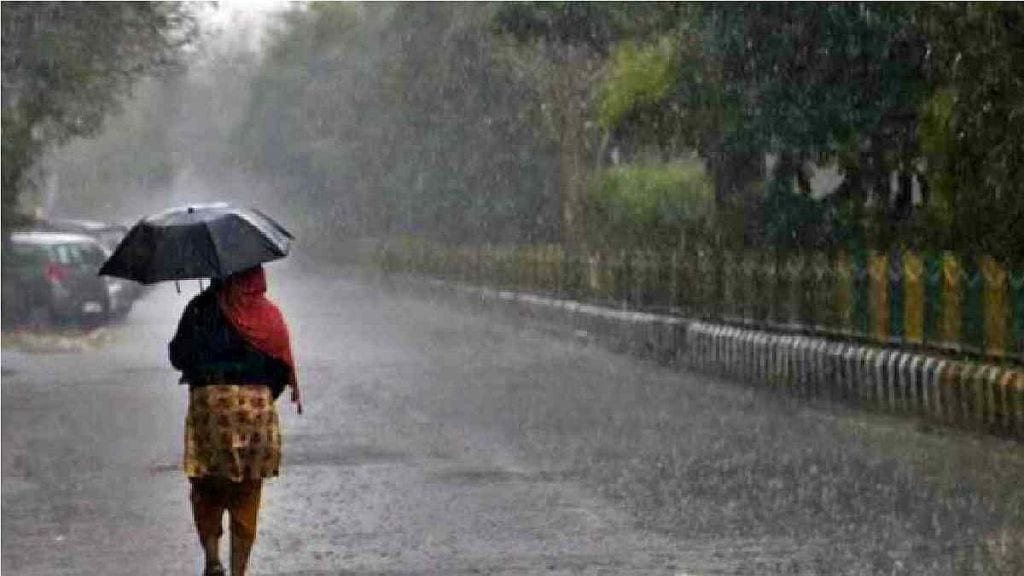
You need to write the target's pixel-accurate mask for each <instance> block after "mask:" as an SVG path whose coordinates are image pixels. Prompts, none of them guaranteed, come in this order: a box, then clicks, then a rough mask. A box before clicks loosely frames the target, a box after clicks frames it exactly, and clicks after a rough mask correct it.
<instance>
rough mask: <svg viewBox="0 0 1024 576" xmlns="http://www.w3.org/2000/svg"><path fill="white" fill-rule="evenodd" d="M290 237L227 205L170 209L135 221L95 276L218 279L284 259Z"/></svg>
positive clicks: (259, 216) (254, 213) (264, 219)
mask: <svg viewBox="0 0 1024 576" xmlns="http://www.w3.org/2000/svg"><path fill="white" fill-rule="evenodd" d="M293 238H294V237H293V236H292V235H291V234H290V233H289V232H288V231H287V230H285V229H284V227H282V226H281V225H280V224H278V223H277V222H275V221H274V220H273V219H272V218H270V217H269V216H267V215H266V214H264V213H262V212H260V211H259V210H255V209H249V210H246V209H240V208H232V207H230V206H228V205H227V204H205V205H196V206H187V207H182V208H174V209H171V210H167V211H166V212H161V213H159V214H154V215H152V216H147V217H145V218H143V219H142V220H139V222H138V223H137V224H136V225H135V226H133V227H132V229H131V230H129V231H128V234H127V235H126V236H125V237H124V239H123V240H121V243H120V244H118V246H117V248H116V249H115V250H114V253H113V254H112V255H111V256H110V258H109V259H107V261H106V262H105V263H104V264H103V267H102V268H100V274H102V275H106V276H117V277H119V278H127V279H128V280H135V281H137V282H142V283H143V284H152V283H154V282H160V281H163V280H186V279H189V278H223V277H225V276H228V275H230V274H233V273H235V272H239V271H241V270H245V269H246V268H251V267H253V266H256V265H257V264H260V263H263V262H270V261H271V260H277V259H279V258H284V257H285V256H287V255H288V250H289V248H290V247H291V241H292V239H293Z"/></svg>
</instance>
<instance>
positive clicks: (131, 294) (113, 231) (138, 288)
mask: <svg viewBox="0 0 1024 576" xmlns="http://www.w3.org/2000/svg"><path fill="white" fill-rule="evenodd" d="M34 228H35V229H37V230H40V231H47V232H69V233H72V234H82V235H84V236H89V237H92V238H95V239H96V240H98V241H99V243H100V244H102V245H103V250H104V251H105V252H106V253H107V256H109V255H110V254H112V253H113V252H114V249H115V248H117V245H118V243H120V242H121V239H122V238H124V237H125V235H126V234H128V227H127V226H123V225H121V224H113V223H110V222H100V221H98V220H80V219H72V218H44V219H41V220H39V221H38V222H36V225H35V226H34ZM110 282H111V283H112V289H113V290H115V291H117V292H118V294H119V296H120V298H121V299H123V300H126V301H128V306H127V307H128V308H130V307H131V302H132V301H134V300H137V299H138V298H140V297H141V296H142V293H143V286H142V285H141V284H139V283H137V282H132V281H130V280H121V279H115V278H112V279H110ZM121 312H124V313H127V308H125V307H119V308H117V309H115V313H121Z"/></svg>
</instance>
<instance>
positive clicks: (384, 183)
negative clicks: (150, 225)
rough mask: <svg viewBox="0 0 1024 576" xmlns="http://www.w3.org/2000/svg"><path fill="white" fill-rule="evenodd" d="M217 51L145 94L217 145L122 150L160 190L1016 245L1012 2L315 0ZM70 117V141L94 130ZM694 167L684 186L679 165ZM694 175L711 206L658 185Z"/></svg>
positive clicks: (584, 223) (9, 127)
mask: <svg viewBox="0 0 1024 576" xmlns="http://www.w3.org/2000/svg"><path fill="white" fill-rule="evenodd" d="M55 10H56V9H55ZM110 10H111V11H113V12H112V14H113V13H114V12H116V10H114V9H113V8H111V9H110ZM126 10H127V9H126ZM149 10H150V11H153V12H155V13H158V12H159V11H160V10H166V8H160V7H158V6H154V7H152V8H150V9H149ZM12 14H14V12H13V11H12V10H9V9H8V8H7V6H6V5H5V8H4V18H5V20H4V22H5V23H4V26H5V36H4V46H5V52H4V106H5V115H4V146H5V148H4V178H5V181H4V182H5V203H6V202H7V200H6V199H7V194H8V188H9V187H8V186H7V179H8V178H9V177H15V176H17V174H18V171H17V170H8V163H9V162H13V160H14V159H15V158H16V155H15V154H13V152H9V150H14V148H11V147H9V146H8V142H13V141H14V140H13V138H15V137H21V138H24V137H25V135H26V134H28V133H29V132H31V130H28V128H27V126H28V125H29V123H28V121H27V120H23V119H24V118H28V117H27V116H25V113H24V112H17V113H15V114H7V110H8V102H9V99H8V92H9V90H8V84H9V82H13V80H9V78H14V76H13V75H12V74H10V73H9V71H8V70H9V69H10V70H16V69H17V67H12V66H13V65H12V64H10V63H11V62H13V60H9V58H12V57H13V56H9V54H8V51H7V50H6V48H7V46H8V43H9V42H10V43H16V44H18V46H19V48H18V50H21V51H25V50H27V49H28V48H26V46H28V47H31V46H37V45H47V44H46V43H45V42H42V41H41V40H40V41H37V40H35V39H34V38H35V37H34V36H23V37H22V40H18V38H19V36H18V35H17V34H15V35H8V34H7V27H8V22H9V21H13V18H9V15H12ZM95 15H96V17H97V18H99V17H100V16H99V12H96V13H95ZM172 15H173V14H172ZM103 17H104V18H107V20H109V21H110V22H114V21H116V18H115V17H114V16H112V15H110V14H107V15H105V16H103ZM168 18H170V16H168ZM110 25H111V26H113V24H110ZM54 29H57V28H54ZM168 29H171V28H168ZM69 37H72V38H74V37H75V36H74V35H73V34H72V35H71V36H69ZM25 38H28V40H25ZM175 38H177V37H176V36H165V39H168V41H170V40H171V39H175ZM40 42H42V44H40ZM58 44H59V43H58ZM169 46H170V45H168V49H169ZM64 48H67V47H61V49H60V50H59V52H60V53H61V54H64V53H65V50H64ZM67 51H71V50H70V49H68V50H67ZM15 53H17V52H12V54H15ZM103 54H104V52H103V49H102V47H101V49H99V50H98V51H97V52H95V57H96V58H97V59H100V60H101V61H103V62H106V61H107V60H106V58H107V56H104V55H103ZM147 54H149V53H148V52H147ZM156 54H161V52H156ZM231 61H232V59H231V58H230V57H224V58H221V62H222V63H223V64H224V66H222V67H221V68H218V70H220V72H217V73H216V75H220V76H222V77H223V78H224V80H223V81H222V82H218V81H216V80H214V81H213V82H212V83H211V82H204V83H200V84H196V83H195V82H192V83H191V84H187V85H182V84H180V83H179V84H175V83H173V82H170V83H166V84H165V86H167V87H173V88H174V90H176V92H168V93H165V94H162V95H157V96H153V98H155V99H163V100H161V102H155V101H154V102H151V103H150V105H149V106H148V107H147V108H146V109H148V110H160V109H163V108H165V107H166V106H168V105H171V104H174V102H177V103H178V104H177V108H176V109H178V110H179V112H180V114H179V115H178V116H175V118H181V114H185V115H186V116H187V115H188V114H189V113H188V111H187V108H188V106H192V104H191V103H202V102H216V103H217V104H216V108H217V109H218V110H221V111H220V112H217V113H216V115H215V116H214V117H210V118H208V119H207V120H203V122H206V123H208V124H211V125H214V126H215V128H216V131H219V132H223V133H229V134H230V135H231V138H226V137H225V138H222V139H221V140H222V141H218V142H220V143H219V144H217V145H213V144H210V145H209V146H206V145H204V146H200V147H199V148H201V149H202V151H201V153H200V152H194V153H193V154H192V157H191V158H190V159H189V160H188V161H186V160H184V159H182V157H180V155H179V157H175V158H171V159H169V160H166V159H165V158H163V157H162V156H161V155H160V154H158V153H155V152H154V153H150V154H148V155H145V158H146V159H147V162H140V163H137V165H140V166H141V165H142V164H146V165H148V166H152V167H153V170H152V172H153V173H154V174H157V173H159V174H160V177H159V178H157V180H159V181H160V182H165V181H170V180H174V179H175V178H178V179H180V176H181V174H182V173H185V172H189V171H194V170H202V169H206V170H208V171H209V170H214V169H215V166H214V165H217V164H219V165H230V167H231V169H233V170H237V171H238V172H241V173H245V174H246V177H247V178H254V179H255V180H258V181H261V182H262V183H264V184H265V185H266V186H267V187H268V189H271V190H273V191H274V193H275V194H277V195H278V196H279V197H280V199H281V205H283V206H285V207H286V208H287V209H289V210H291V211H292V212H293V213H292V214H291V215H290V218H287V219H289V220H291V221H293V222H295V221H298V222H302V223H303V224H304V226H305V227H308V228H310V229H311V230H312V231H313V235H314V236H320V237H323V238H333V237H339V236H342V237H365V236H375V237H381V236H388V235H406V234H416V235H423V236H429V237H432V238H434V239H437V240H443V241H447V242H453V243H471V242H497V243H528V242H548V241H552V240H559V241H560V242H561V243H562V244H563V245H564V246H565V247H567V248H568V249H570V250H576V249H581V248H582V249H588V248H591V247H595V248H596V247H599V246H605V245H616V244H619V245H623V246H625V245H633V244H649V243H651V242H656V243H660V244H663V245H672V244H673V243H675V242H677V241H678V240H677V238H676V233H675V232H671V233H670V232H666V230H677V229H681V228H684V227H687V226H690V225H691V224H694V222H697V221H700V222H702V223H704V224H701V225H700V226H699V228H700V230H701V231H700V234H704V235H710V236H714V239H715V240H716V241H717V242H718V243H720V244H724V245H731V246H734V247H741V246H764V245H772V246H776V247H778V248H783V249H807V248H815V249H833V248H840V247H865V248H877V249H883V250H885V249H889V248H896V247H912V248H916V249H925V250H930V251H938V250H957V251H966V252H971V251H974V252H985V253H988V254H992V255H994V256H996V257H999V258H1002V259H1004V260H1022V259H1024V233H1021V232H1020V230H1021V228H1022V224H1024V222H1022V218H1024V188H1022V187H1024V173H1022V166H1024V84H1021V81H1020V79H1021V78H1022V77H1024V7H1022V5H1021V4H1014V3H994V4H979V3H959V4H935V3H932V4H907V5H903V4H877V3H860V2H855V3H808V4H802V3H765V4H760V3H759V4H746V3H741V4H710V3H709V4H691V3H563V2H545V3H529V2H527V3H505V4H414V3H397V4H372V3H368V4H333V3H325V4H319V3H311V4H308V5H302V6H293V7H291V8H290V9H289V10H287V11H286V12H284V13H283V14H281V15H280V16H279V17H278V18H277V19H276V21H275V22H274V27H273V31H272V32H271V34H270V37H269V39H268V40H267V41H266V42H265V43H264V45H263V47H262V50H261V53H260V54H259V55H258V57H256V58H255V60H253V59H252V58H250V59H248V60H246V62H248V64H246V65H245V66H241V67H236V68H234V69H235V70H245V71H246V72H245V74H243V75H238V74H237V73H233V72H232V70H233V68H232V67H231V65H230V62H231ZM144 62H149V61H148V60H145V61H144ZM110 66H113V64H111V65H110ZM33 70H35V71H34V72H32V75H39V77H40V78H43V79H45V78H46V77H47V74H46V71H45V70H43V69H33ZM131 70H136V68H131ZM250 72H251V73H250ZM228 78H233V79H234V80H232V81H231V82H228V81H227V79H228ZM118 86H121V85H120V84H118ZM211 87H223V90H222V92H221V93H219V94H218V93H217V91H216V90H212V91H210V88H211ZM20 90H21V89H19V90H15V91H11V92H10V93H11V94H12V95H16V94H19V93H21V92H20ZM40 90H42V88H40ZM61 90H63V89H58V90H56V91H55V92H53V94H54V95H59V94H63V93H64V92H62V91H61ZM197 90H199V91H198V92H197ZM115 92H116V91H115ZM157 92H159V90H158V91H157ZM165 92H166V91H165ZM83 93H91V92H88V91H86V92H83ZM193 93H194V94H193ZM151 94H152V92H151ZM189 94H192V95H191V96H189ZM48 98H51V99H53V98H56V96H53V97H49V96H48ZM100 100H101V101H102V102H111V101H112V100H109V99H100ZM164 101H166V102H168V104H164V103H163V102H164ZM181 102H187V103H189V104H186V105H185V106H184V107H183V105H182V104H181ZM227 102H237V103H238V105H237V106H235V107H234V111H233V112H231V111H228V110H227V109H226V108H225V109H222V107H223V106H224V104H225V103H227ZM198 108H202V107H201V106H198ZM93 110H104V108H102V107H100V108H94V109H93ZM51 116H52V118H60V119H67V118H72V117H76V116H74V115H73V114H72V115H68V114H65V113H64V112H60V113H56V112H55V113H54V114H53V115H51ZM98 117H101V116H85V117H82V118H86V119H89V118H98ZM204 118H207V117H205V116H204ZM48 122H51V123H52V122H55V121H54V120H48ZM76 122H82V124H81V126H79V124H76V123H74V122H71V123H69V124H68V126H71V128H67V129H65V130H64V132H63V134H64V135H65V136H70V135H75V134H81V133H88V132H89V130H90V128H89V127H90V126H92V127H94V126H95V123H94V122H87V121H85V120H76ZM175 122H176V123H177V122H178V120H175ZM182 123H183V124H188V123H189V121H188V120H187V119H183V120H182ZM192 124H195V122H192ZM136 128H138V127H137V126H136ZM192 129H193V128H190V130H192ZM26 130H28V131H26ZM36 131H37V132H38V129H36ZM180 131H181V130H180V129H179V132H180ZM198 132H201V131H198ZM123 133H124V134H132V135H135V136H137V137H138V138H139V141H140V142H143V144H142V145H141V146H139V147H138V149H139V150H144V149H148V148H147V147H148V146H149V144H145V142H150V141H153V142H157V143H159V138H150V137H149V136H146V137H145V138H143V136H145V135H147V134H149V132H147V131H146V130H126V131H125V132H123ZM19 134H20V135H21V136H18V135H19ZM135 136H133V137H135ZM179 140H180V138H179ZM154 146H155V145H154ZM218 146H219V148H218ZM30 149H31V147H26V148H24V150H30ZM153 149H154V150H156V148H153ZM104 150H128V151H130V150H133V148H132V146H129V145H127V144H124V143H122V144H121V145H120V147H117V146H113V145H112V146H111V147H109V148H104ZM85 156H88V155H83V156H82V157H83V158H84V157H85ZM93 156H94V157H96V158H97V162H100V159H99V158H100V156H102V155H101V154H100V152H95V153H94V154H93ZM106 156H110V154H106ZM29 159H30V158H29ZM694 159H696V161H698V162H699V163H701V164H703V170H702V171H701V174H702V175H701V176H700V178H699V181H700V184H699V185H697V184H694V182H696V181H697V180H694V179H692V178H690V177H689V176H688V177H686V178H682V179H680V178H679V177H678V176H679V174H680V172H679V170H680V167H681V166H690V165H691V164H690V163H692V162H694V161H695V160H694ZM165 160H166V161H165ZM26 162H27V160H26ZM12 165H13V164H12ZM26 165H27V164H26ZM204 165H205V168H204ZM18 166H21V165H20V164H19V165H18ZM19 169H20V168H19ZM687 170H689V168H687ZM82 172H83V171H82V170H79V171H78V172H77V173H82ZM85 180H88V179H85ZM93 180H95V181H96V185H97V186H99V182H100V180H99V179H93ZM150 180H152V179H150ZM83 181H84V180H83ZM133 182H137V183H139V184H138V185H139V186H148V185H149V184H147V179H146V177H145V175H142V174H136V176H135V177H134V179H133ZM150 183H151V182H150ZM131 185H135V184H131ZM705 185H706V186H707V188H704V186H705ZM633 187H635V189H634V188H633ZM694 189H700V190H702V192H701V193H702V194H704V193H707V194H708V195H709V196H710V200H709V203H710V204H711V205H710V206H708V207H707V209H706V210H705V209H704V208H701V209H700V210H698V211H697V212H692V211H691V206H690V205H689V204H686V205H682V204H677V203H674V201H667V200H665V199H666V198H675V197H676V196H675V195H676V194H678V195H679V197H686V196H688V195H691V192H690V191H691V190H694ZM655 205H657V206H658V209H657V210H656V211H654V212H652V211H651V210H649V208H650V206H655ZM677 210H678V213H674V212H673V211H677ZM655 213H656V214H657V216H656V218H655V219H654V220H652V219H651V218H652V216H651V215H652V214H655ZM695 214H699V217H695ZM631 218H633V220H632V221H630V219H631ZM664 223H672V224H671V225H667V227H666V226H663V225H662V224H664ZM705 224H706V225H705ZM651 226H653V227H654V228H656V229H658V230H660V232H658V233H657V234H650V235H645V234H639V233H637V232H636V231H638V230H644V229H646V228H649V227H651Z"/></svg>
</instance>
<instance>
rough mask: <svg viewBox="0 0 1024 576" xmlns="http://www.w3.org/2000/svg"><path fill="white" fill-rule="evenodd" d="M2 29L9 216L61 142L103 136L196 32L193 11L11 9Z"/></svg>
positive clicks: (132, 5)
mask: <svg viewBox="0 0 1024 576" xmlns="http://www.w3.org/2000/svg"><path fill="white" fill-rule="evenodd" d="M0 20H2V22H3V47H2V48H3V51H2V54H3V55H2V59H3V66H2V70H3V120H2V122H3V137H2V152H3V182H2V186H3V210H4V215H5V218H8V219H9V218H10V217H13V216H14V215H15V213H16V211H17V210H18V200H19V194H20V193H21V192H22V191H23V190H24V189H25V187H26V186H27V185H28V184H29V183H28V182H27V175H28V172H29V169H30V168H31V167H32V166H33V165H34V164H35V163H36V162H37V161H38V160H39V158H40V156H41V155H42V154H43V153H44V152H45V151H46V150H47V148H49V147H50V146H52V145H55V144H62V143H64V142H66V141H68V140H69V139H71V138H74V137H80V136H88V135H91V134H94V133H95V132H96V131H97V130H98V129H99V127H100V126H101V124H102V122H103V119H104V118H105V117H106V116H107V115H108V114H109V113H110V112H111V111H112V110H114V109H116V108H117V106H118V104H119V103H120V101H121V100H122V99H123V98H124V97H125V96H126V95H127V94H128V93H129V91H130V88H131V86H132V84H133V83H134V82H135V81H136V80H137V79H138V78H140V77H141V76H143V75H145V74H147V73H150V72H152V71H154V70H157V69H160V68H164V67H167V66H170V65H174V64H176V63H177V62H178V56H179V54H180V53H181V49H182V48H184V47H185V46H187V45H188V44H189V43H190V42H191V41H192V40H193V38H194V37H195V35H196V33H197V27H196V21H195V17H194V14H193V12H192V9H191V7H190V6H188V5H185V4H179V3H164V2H152V3H148V2H145V3H144V2H124V3H91V2H82V3H65V2H10V3H4V4H3V6H2V8H0Z"/></svg>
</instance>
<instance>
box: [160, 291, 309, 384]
mask: <svg viewBox="0 0 1024 576" xmlns="http://www.w3.org/2000/svg"><path fill="white" fill-rule="evenodd" d="M216 291H217V286H216V285H214V286H211V287H210V288H207V289H206V290H204V291H203V292H202V293H200V294H199V295H198V296H196V297H195V298H193V299H192V301H191V302H189V303H188V306H186V307H185V312H184V313H183V314H182V316H181V321H180V322H178V331H177V332H176V333H175V334H174V339H173V340H171V343H170V346H169V349H170V356H171V365H173V366H174V367H175V368H177V369H178V370H181V373H182V374H181V381H182V383H188V385H189V386H190V387H199V386H205V385H208V384H215V383H223V381H224V380H227V381H230V382H232V383H238V384H246V385H257V386H258V385H263V386H269V387H270V389H271V392H272V393H273V395H274V398H277V397H278V396H279V395H280V394H281V392H282V391H283V390H284V388H285V386H286V385H287V383H288V377H289V374H290V372H291V370H290V369H289V368H288V365H287V364H285V363H284V362H282V361H280V360H278V359H276V358H274V357H272V356H269V355H267V354H265V353H263V352H261V351H259V350H257V349H256V348H254V347H253V346H252V345H251V344H249V343H248V342H247V341H246V340H245V339H243V338H242V336H241V335H240V334H239V333H238V331H237V330H236V329H235V327H234V326H232V325H231V323H230V322H228V320H227V318H226V317H225V316H224V313H223V312H222V311H221V309H220V306H219V305H218V304H217V292H216Z"/></svg>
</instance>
